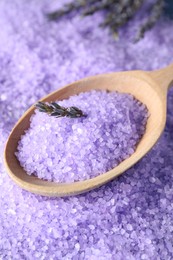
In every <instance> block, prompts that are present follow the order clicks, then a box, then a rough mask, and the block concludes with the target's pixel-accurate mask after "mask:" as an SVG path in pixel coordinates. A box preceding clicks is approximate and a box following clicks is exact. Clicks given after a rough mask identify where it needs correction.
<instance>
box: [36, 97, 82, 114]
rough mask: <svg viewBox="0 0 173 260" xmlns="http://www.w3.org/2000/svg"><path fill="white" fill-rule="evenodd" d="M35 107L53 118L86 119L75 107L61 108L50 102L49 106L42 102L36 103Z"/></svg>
mask: <svg viewBox="0 0 173 260" xmlns="http://www.w3.org/2000/svg"><path fill="white" fill-rule="evenodd" d="M35 107H36V108H37V109H38V110H39V111H40V112H43V113H46V114H48V115H50V116H54V117H70V118H77V117H86V115H85V114H84V113H83V112H82V110H80V109H79V108H77V107H74V106H72V107H67V108H66V107H62V106H60V105H59V104H57V103H55V102H51V103H50V104H46V103H44V102H40V101H39V102H38V103H37V104H35Z"/></svg>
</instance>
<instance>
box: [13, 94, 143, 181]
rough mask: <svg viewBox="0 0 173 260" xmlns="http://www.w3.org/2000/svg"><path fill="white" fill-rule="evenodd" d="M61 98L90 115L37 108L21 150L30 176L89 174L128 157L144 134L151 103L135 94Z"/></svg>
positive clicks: (63, 177)
mask: <svg viewBox="0 0 173 260" xmlns="http://www.w3.org/2000/svg"><path fill="white" fill-rule="evenodd" d="M58 103H59V104H60V105H62V106H65V107H70V106H76V107H79V108H80V109H81V110H82V111H83V112H84V113H85V114H87V117H82V118H73V119H71V118H54V117H50V116H48V115H47V114H45V113H40V112H39V111H36V113H35V114H34V115H33V116H32V118H31V124H30V128H29V129H28V130H26V132H25V134H24V135H23V136H22V137H21V140H20V142H19V145H18V152H16V156H17V158H18V160H19V162H20V163H21V166H22V167H24V169H25V170H26V172H27V173H28V174H29V175H31V174H34V175H36V176H38V177H39V178H42V179H45V180H50V181H56V182H74V181H78V180H85V179H90V178H92V177H95V176H97V175H99V174H101V173H104V172H106V171H108V170H111V169H112V168H113V167H115V166H117V165H118V164H119V163H120V162H121V161H123V160H124V159H126V158H128V157H129V156H130V155H131V154H132V153H133V152H134V151H135V148H136V146H137V144H138V142H139V141H140V138H141V137H142V135H143V134H144V131H145V126H146V122H147V115H148V112H147V108H146V106H145V105H143V104H141V103H140V102H139V101H137V100H136V99H135V98H134V97H133V96H132V95H130V94H125V93H118V92H107V91H101V90H100V91H98V90H97V91H96V90H92V91H89V92H85V93H80V94H79V95H75V96H72V97H70V98H69V99H67V100H63V101H60V102H58Z"/></svg>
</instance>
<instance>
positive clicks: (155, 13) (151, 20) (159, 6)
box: [135, 0, 164, 42]
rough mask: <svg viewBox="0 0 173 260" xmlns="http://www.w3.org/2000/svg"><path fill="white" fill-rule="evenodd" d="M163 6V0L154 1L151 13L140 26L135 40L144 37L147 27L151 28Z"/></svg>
mask: <svg viewBox="0 0 173 260" xmlns="http://www.w3.org/2000/svg"><path fill="white" fill-rule="evenodd" d="M163 8H164V1H163V0H157V2H156V3H155V5H154V6H153V9H152V14H151V16H150V17H149V19H148V20H147V21H146V22H145V23H144V24H143V25H142V26H141V28H140V30H139V32H138V34H137V36H136V38H135V42H137V41H139V40H140V39H141V38H143V37H144V34H145V32H146V31H148V30H149V29H151V28H152V27H153V26H154V25H155V23H156V22H157V21H158V19H159V18H160V16H161V14H162V12H163Z"/></svg>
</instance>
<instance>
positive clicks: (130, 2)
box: [47, 0, 164, 42]
mask: <svg viewBox="0 0 173 260" xmlns="http://www.w3.org/2000/svg"><path fill="white" fill-rule="evenodd" d="M143 3H144V0H121V1H120V0H119V1H115V0H100V1H98V0H73V1H72V2H70V3H68V4H65V5H64V8H62V9H59V10H57V11H54V12H52V13H48V14H47V16H48V18H49V20H52V21H54V20H57V19H59V18H61V17H63V16H65V15H68V14H71V13H75V12H76V11H78V12H80V13H81V14H82V15H84V16H86V15H92V14H94V13H95V12H98V11H104V13H105V21H104V22H103V23H102V24H101V25H100V26H101V27H107V26H108V27H109V28H110V29H111V31H112V32H113V33H116V34H117V32H118V30H119V28H120V27H121V26H123V25H124V24H126V23H127V22H128V21H129V20H130V19H132V18H133V17H134V16H135V14H136V13H137V11H138V10H139V8H140V7H141V6H142V4H143ZM163 7H164V0H156V1H155V3H154V4H152V6H151V15H150V16H148V17H147V20H146V22H145V23H144V24H142V25H139V32H138V35H137V36H136V38H135V42H137V41H139V40H140V39H141V38H142V37H143V36H144V34H145V32H146V31H148V30H149V29H151V28H152V27H153V26H154V25H155V24H156V22H157V21H158V19H159V17H160V16H161V14H162V11H163Z"/></svg>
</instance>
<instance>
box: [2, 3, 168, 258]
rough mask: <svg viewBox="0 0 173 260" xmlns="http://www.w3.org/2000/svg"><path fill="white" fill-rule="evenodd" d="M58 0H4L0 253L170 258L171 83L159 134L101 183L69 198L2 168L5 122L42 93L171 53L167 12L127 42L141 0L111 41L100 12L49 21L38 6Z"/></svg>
mask: <svg viewBox="0 0 173 260" xmlns="http://www.w3.org/2000/svg"><path fill="white" fill-rule="evenodd" d="M57 2H58V3H57ZM64 2H65V1H51V4H50V1H48V0H44V1H38V0H31V1H28V3H27V1H21V0H14V1H12V0H11V1H10V0H2V1H0V151H1V158H0V173H1V178H0V259H15V260H16V259H32V260H33V259H58V260H59V259H74V260H77V259H81V260H82V259H89V260H90V259H91V260H94V259H98V257H99V259H100V260H104V259H106V260H109V259H116V260H121V259H122V260H124V259H125V260H126V259H128V260H129V259H134V260H136V259H163V260H165V259H167V260H170V259H173V243H172V237H173V213H172V212H173V159H172V157H173V113H172V111H173V91H172V90H170V91H169V97H168V115H167V124H166V128H165V131H164V133H163V135H162V137H161V139H160V140H159V142H158V143H157V144H156V145H155V147H154V148H153V149H152V151H150V153H149V154H148V155H146V156H145V157H144V158H143V159H142V160H141V161H140V162H139V163H138V164H136V165H135V166H134V167H132V168H131V169H130V170H128V171H127V172H126V173H124V174H123V175H122V176H120V177H119V178H117V179H116V180H114V181H112V182H110V183H109V184H107V185H105V186H102V187H101V188H99V189H97V190H94V191H91V192H89V193H87V194H84V195H80V196H75V197H70V198H65V199H63V198H46V197H41V196H36V195H33V194H31V193H29V192H26V191H23V190H22V189H20V188H18V187H17V186H16V185H15V184H14V183H13V182H12V181H11V180H10V178H9V177H8V176H7V173H6V170H5V169H4V166H3V162H2V157H3V148H4V143H5V140H6V139H7V136H8V134H9V131H10V130H11V128H12V127H13V125H14V123H15V122H16V121H17V120H18V119H19V117H20V116H21V115H22V113H23V112H24V111H25V110H26V109H27V108H28V107H29V106H30V105H31V104H33V103H34V102H35V101H37V100H38V99H39V98H40V97H42V96H44V95H46V94H48V93H50V92H51V91H53V90H55V89H57V88H59V87H61V86H63V85H65V84H67V83H69V82H73V81H74V80H76V79H80V78H82V77H85V76H89V75H94V74H98V73H103V72H109V71H119V70H131V69H143V70H150V69H157V68H161V67H163V66H166V65H168V64H169V63H171V62H173V58H172V55H173V22H172V21H171V20H169V19H168V18H166V17H165V16H162V18H161V19H160V20H159V22H158V23H157V25H156V26H155V27H154V28H153V29H152V30H151V31H149V32H147V33H146V35H145V38H144V39H142V40H141V41H140V42H138V43H137V44H133V43H132V39H133V37H134V35H135V32H136V30H137V28H138V25H139V23H141V21H142V20H144V19H145V17H146V12H145V10H146V8H145V7H144V9H143V10H142V11H141V12H140V13H138V15H137V16H136V17H135V19H134V20H133V21H132V22H130V23H129V24H128V25H127V26H125V28H122V30H121V31H120V39H119V41H115V40H114V39H113V37H112V35H111V34H110V32H109V30H108V29H104V30H103V29H100V28H99V27H98V24H99V23H100V22H101V21H102V20H103V17H102V15H101V14H95V15H93V16H92V17H86V18H83V19H82V18H81V17H80V16H79V15H76V16H74V17H72V18H63V19H62V20H61V21H59V22H56V23H50V22H48V21H47V19H46V17H45V15H44V13H45V12H47V11H50V10H55V9H56V8H57V7H58V6H59V5H61V4H63V3H64ZM66 2H67V1H66ZM149 2H152V1H151V0H150V1H149Z"/></svg>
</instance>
